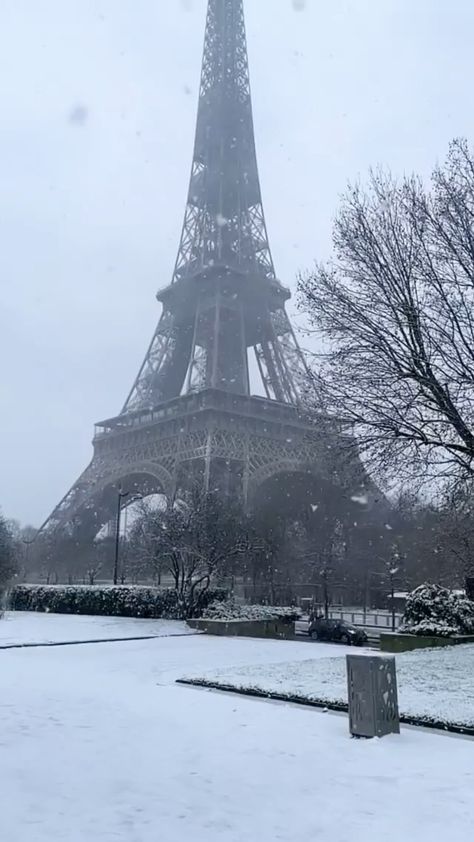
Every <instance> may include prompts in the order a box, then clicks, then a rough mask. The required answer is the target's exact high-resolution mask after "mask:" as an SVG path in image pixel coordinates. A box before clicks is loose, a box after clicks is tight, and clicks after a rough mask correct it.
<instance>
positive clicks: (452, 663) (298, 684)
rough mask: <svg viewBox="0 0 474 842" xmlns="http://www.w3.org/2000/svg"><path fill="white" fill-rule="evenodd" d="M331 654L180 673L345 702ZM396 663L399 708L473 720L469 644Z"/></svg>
mask: <svg viewBox="0 0 474 842" xmlns="http://www.w3.org/2000/svg"><path fill="white" fill-rule="evenodd" d="M320 645H321V644H314V646H312V647H311V656H313V653H315V654H316V655H317V654H318V650H319V647H320ZM326 648H327V647H326ZM307 651H308V650H307ZM371 654H375V653H373V652H372V653H371ZM332 655H333V657H331V658H327V657H326V658H325V659H324V660H323V661H322V660H321V658H320V657H319V656H318V657H317V658H313V657H311V659H307V660H304V661H301V660H298V661H289V662H287V663H278V664H276V663H268V664H266V665H264V666H261V665H259V666H258V667H255V666H252V665H246V666H245V667H240V668H226V669H214V670H209V671H206V672H205V673H204V674H201V675H198V673H197V671H194V670H193V671H192V673H190V674H189V675H187V676H186V678H195V679H196V678H198V679H203V680H205V681H210V682H213V683H216V684H221V685H225V686H232V687H236V688H241V689H249V688H254V689H258V690H264V691H265V692H266V693H278V694H283V695H288V696H298V697H302V698H308V699H318V700H323V701H327V702H347V679H346V664H345V658H343V657H341V653H340V650H339V647H337V648H335V647H332ZM334 656H336V657H334ZM396 663H397V679H398V688H399V702H400V710H401V712H402V713H404V714H407V715H409V716H417V717H427V718H429V719H431V720H439V721H446V722H452V723H456V724H463V725H474V646H472V645H465V646H453V647H447V648H445V649H421V650H418V651H416V652H403V653H401V654H400V655H397V656H396Z"/></svg>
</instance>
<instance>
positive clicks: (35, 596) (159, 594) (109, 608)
mask: <svg viewBox="0 0 474 842" xmlns="http://www.w3.org/2000/svg"><path fill="white" fill-rule="evenodd" d="M203 596H204V598H203V600H202V608H203V609H204V608H206V607H207V606H208V605H210V604H211V603H212V602H214V601H222V600H223V599H225V598H226V596H227V594H226V591H225V590H223V589H221V588H214V589H212V590H208V591H206V593H205V594H204V595H203ZM8 607H9V609H10V610H12V611H45V612H49V611H50V612H52V613H55V614H89V615H95V616H109V617H142V618H159V617H162V618H166V619H169V620H181V619H185V613H186V612H185V609H184V608H183V606H182V604H181V603H180V600H179V597H178V594H177V592H176V591H175V590H173V589H172V588H151V587H150V588H148V587H144V586H141V585H121V586H117V587H104V586H99V585H15V586H14V587H13V588H12V589H11V591H10V593H9V599H8Z"/></svg>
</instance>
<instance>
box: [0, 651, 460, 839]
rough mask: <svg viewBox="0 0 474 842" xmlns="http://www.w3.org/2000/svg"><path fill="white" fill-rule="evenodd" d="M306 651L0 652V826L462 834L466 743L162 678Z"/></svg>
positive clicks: (169, 835)
mask: <svg viewBox="0 0 474 842" xmlns="http://www.w3.org/2000/svg"><path fill="white" fill-rule="evenodd" d="M307 654H308V646H307V644H299V643H291V642H277V641H255V640H236V639H234V640H229V639H221V638H208V637H204V636H189V637H175V638H160V639H156V640H150V641H140V642H127V643H117V644H115V645H113V646H110V645H107V644H97V645H94V646H87V647H66V648H61V649H52V648H47V649H25V650H5V651H2V652H0V751H1V763H0V792H1V793H2V809H1V810H0V838H1V839H2V840H3V839H4V840H6V842H51V840H54V842H107V840H116V842H117V841H118V842H156V840H157V839H162V840H164V842H183V840H187V839H192V840H193V842H218V841H219V842H257V840H258V842H277V840H281V841H282V842H298V840H300V839H311V840H312V839H315V840H316V839H321V840H331V842H379V840H381V839H383V840H384V842H399V840H400V839H409V838H412V837H413V838H416V840H417V842H445V839H446V837H449V838H452V839H456V840H458V839H459V840H461V839H464V838H469V835H470V831H471V829H472V824H473V822H474V805H473V802H472V789H473V785H474V762H473V757H474V744H473V742H471V741H468V740H462V739H458V738H452V737H446V736H436V735H433V734H430V733H421V732H415V731H413V730H406V731H404V732H403V734H402V736H401V737H400V738H395V737H393V738H388V739H386V740H382V741H371V742H364V741H353V740H350V739H349V738H348V733H347V722H346V718H345V717H340V716H336V715H332V714H323V713H320V712H317V711H314V710H306V709H299V708H295V707H292V706H289V705H288V706H285V705H275V704H272V703H269V702H264V701H255V700H249V699H244V698H237V697H231V696H227V695H222V694H216V693H212V692H206V691H202V690H194V689H190V688H185V687H180V686H177V685H175V684H174V683H172V682H174V680H175V679H176V678H177V677H180V676H182V675H184V674H186V673H189V672H190V671H191V670H194V669H198V670H207V669H210V668H211V667H214V668H216V667H219V666H221V667H234V668H238V667H239V666H243V665H245V664H253V665H255V666H257V665H259V664H261V665H264V664H269V663H272V662H278V661H289V660H290V659H291V660H292V661H295V660H298V659H300V660H305V659H307ZM318 654H319V655H320V657H323V658H325V657H331V655H332V656H333V655H334V648H333V647H331V646H323V645H320V646H318Z"/></svg>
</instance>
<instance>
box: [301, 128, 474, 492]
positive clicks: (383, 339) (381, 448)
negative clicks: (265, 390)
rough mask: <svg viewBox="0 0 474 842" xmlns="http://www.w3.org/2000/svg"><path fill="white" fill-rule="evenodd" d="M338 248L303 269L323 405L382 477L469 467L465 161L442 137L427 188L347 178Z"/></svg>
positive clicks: (472, 299)
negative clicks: (440, 158)
mask: <svg viewBox="0 0 474 842" xmlns="http://www.w3.org/2000/svg"><path fill="white" fill-rule="evenodd" d="M334 247H335V256H334V259H333V261H332V262H331V263H329V264H327V265H317V267H316V269H315V270H314V272H312V273H311V274H309V275H308V276H306V277H304V278H301V279H300V285H299V290H300V304H301V306H302V308H303V310H304V311H305V312H306V314H307V316H308V319H309V322H310V325H311V327H312V329H314V331H315V333H316V334H317V335H318V336H319V338H320V340H321V341H322V343H323V350H322V353H321V354H320V355H318V364H317V365H316V366H315V369H314V380H315V384H314V385H315V386H317V389H318V394H319V395H320V396H322V398H323V401H324V404H325V408H326V410H327V411H328V412H329V413H330V414H332V415H335V416H336V417H337V418H340V419H341V420H342V421H343V422H344V423H346V424H347V425H348V426H349V427H351V428H353V429H354V430H355V432H356V436H357V440H358V443H359V447H360V448H361V450H362V452H363V454H365V459H366V460H368V462H369V464H371V465H372V466H373V467H376V468H377V469H379V470H381V471H382V472H384V473H385V474H386V475H389V476H393V475H394V474H396V475H397V476H398V477H399V478H400V477H404V478H410V480H413V479H414V478H417V479H419V480H422V479H423V480H426V479H427V478H429V479H432V478H433V477H436V479H437V481H438V484H439V483H440V481H441V480H448V481H453V480H454V481H457V480H465V479H466V478H472V477H473V476H474V463H473V457H474V307H473V305H474V160H473V157H472V155H471V153H470V151H469V149H468V147H467V144H466V143H465V142H464V141H462V140H456V141H454V142H453V143H452V144H451V147H450V151H449V155H448V158H447V161H446V163H445V165H444V166H442V167H438V168H437V169H436V170H435V171H434V173H433V177H432V189H431V191H430V192H428V191H427V190H426V189H425V188H424V187H423V185H422V183H421V181H420V180H419V179H418V178H415V177H411V178H405V179H404V180H403V181H401V182H400V183H397V182H396V181H395V180H394V179H393V178H392V177H391V176H390V175H386V174H384V173H381V172H376V173H371V176H370V182H369V187H368V189H367V190H364V189H363V188H362V187H361V186H359V185H358V186H355V187H351V188H350V189H349V191H348V193H347V195H346V196H345V198H344V200H343V203H342V207H341V209H340V212H339V215H338V217H337V219H336V223H335V229H334Z"/></svg>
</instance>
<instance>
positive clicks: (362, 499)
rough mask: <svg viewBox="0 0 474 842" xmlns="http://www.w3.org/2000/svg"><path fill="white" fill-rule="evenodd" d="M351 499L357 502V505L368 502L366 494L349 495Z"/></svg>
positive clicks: (364, 504) (363, 504)
mask: <svg viewBox="0 0 474 842" xmlns="http://www.w3.org/2000/svg"><path fill="white" fill-rule="evenodd" d="M351 500H352V502H353V503H358V504H359V506H366V505H367V503H368V502H369V498H368V496H367V494H354V496H353V497H351Z"/></svg>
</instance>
